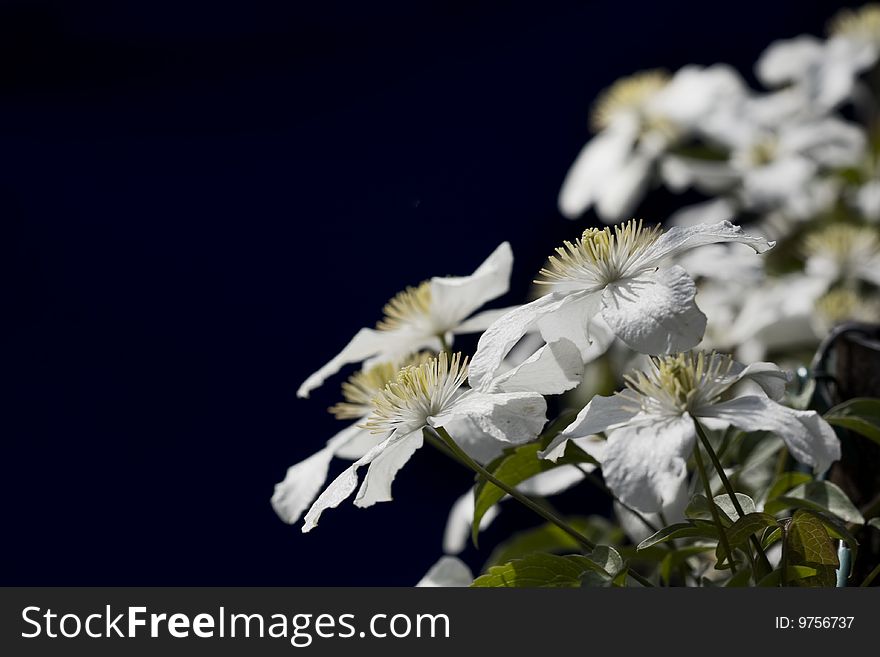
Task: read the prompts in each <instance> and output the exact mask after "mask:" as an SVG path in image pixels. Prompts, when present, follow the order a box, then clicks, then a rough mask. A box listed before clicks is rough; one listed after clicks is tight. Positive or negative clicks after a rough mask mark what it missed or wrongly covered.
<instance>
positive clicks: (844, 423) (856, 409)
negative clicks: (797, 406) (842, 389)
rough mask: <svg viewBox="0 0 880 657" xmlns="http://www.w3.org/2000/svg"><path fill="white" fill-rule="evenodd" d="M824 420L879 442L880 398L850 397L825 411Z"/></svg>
mask: <svg viewBox="0 0 880 657" xmlns="http://www.w3.org/2000/svg"><path fill="white" fill-rule="evenodd" d="M825 420H826V421H827V422H828V424H833V425H834V426H838V427H843V428H845V429H849V430H851V431H855V432H856V433H859V434H861V435H863V436H865V437H866V438H870V439H871V440H873V441H874V442H875V443H880V399H874V398H871V397H859V398H857V399H850V400H848V401H845V402H843V403H842V404H838V405H837V406H835V407H834V408H832V409H830V410H829V411H828V412H827V413H825Z"/></svg>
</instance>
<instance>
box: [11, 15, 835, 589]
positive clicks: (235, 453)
mask: <svg viewBox="0 0 880 657" xmlns="http://www.w3.org/2000/svg"><path fill="white" fill-rule="evenodd" d="M312 4H313V3H309V4H308V5H306V4H305V3H294V2H290V1H278V2H268V1H265V0H249V1H248V2H244V1H242V2H238V3H217V2H188V3H184V2H180V1H177V2H169V1H167V0H153V1H151V2H139V3H135V2H118V1H116V2H114V1H110V0H106V1H104V2H64V1H60V0H59V1H58V2H47V1H40V0H32V1H30V2H9V1H6V2H3V3H2V5H0V225H2V235H0V248H2V258H0V266H2V267H3V288H4V290H5V291H4V293H3V297H2V318H3V319H2V323H3V327H4V329H6V331H5V332H6V333H7V337H6V338H4V339H3V342H2V347H0V349H2V363H0V372H2V374H0V376H2V379H3V381H4V383H3V390H2V400H3V403H2V414H0V422H2V427H3V428H2V435H0V441H2V442H0V445H2V457H0V464H2V468H0V487H2V490H0V494H2V499H3V502H2V507H0V508H2V510H3V516H2V521H0V522H2V529H0V557H2V558H0V563H2V567H0V583H2V584H27V585H38V584H56V585H58V584H80V585H86V584H87V585H121V584H129V585H133V584H139V585H159V584H164V585H170V584H177V585H195V584H226V585H245V584H251V585H273V584H276V585H307V584H312V585H314V584H318V585H345V584H397V585H408V584H412V583H414V582H415V581H417V580H418V579H419V577H420V576H421V575H422V574H423V573H424V571H425V570H426V569H427V567H428V566H429V565H431V563H433V561H434V560H435V559H436V558H437V557H438V556H439V555H440V541H441V534H442V529H443V524H444V521H445V514H446V511H447V509H448V507H449V505H450V504H451V503H452V501H453V500H454V499H455V498H456V497H457V495H458V494H459V493H461V492H463V491H464V490H465V488H466V487H467V485H468V482H469V480H470V477H469V475H468V474H467V473H466V472H463V471H460V470H459V469H457V467H456V466H455V465H454V464H451V463H446V462H445V461H443V460H442V459H441V457H439V456H438V455H436V454H432V453H431V452H430V451H429V450H427V449H425V450H421V452H420V453H419V454H418V455H417V457H416V458H415V459H414V460H413V461H412V462H411V463H410V464H409V465H408V466H407V467H406V468H405V469H404V470H403V471H402V472H401V473H400V475H399V476H398V479H397V481H396V482H395V489H396V496H397V498H398V499H397V500H395V502H394V503H392V504H383V505H379V506H376V507H373V508H371V509H368V510H361V509H354V508H352V507H351V506H350V505H343V506H342V507H340V508H339V509H336V510H333V511H331V512H328V513H327V514H326V515H325V517H324V519H323V520H322V523H321V526H320V527H319V528H317V529H316V530H315V531H313V532H312V533H311V534H309V535H305V536H303V535H301V534H300V532H299V529H298V528H294V527H289V526H287V525H285V524H283V523H282V522H280V521H279V520H278V519H277V517H276V516H275V514H274V512H273V511H272V509H271V507H270V505H269V497H270V496H271V493H272V487H273V484H274V483H275V482H276V481H279V480H280V479H281V478H282V477H283V476H284V473H285V470H286V468H287V466H289V465H290V464H292V463H294V462H296V461H298V460H300V459H302V458H303V457H305V456H306V455H308V454H310V453H312V452H313V451H315V450H316V449H318V448H319V447H320V445H321V444H322V443H323V441H324V440H326V439H327V438H328V437H329V436H331V435H332V434H333V433H334V432H335V431H337V430H338V429H339V428H340V427H341V426H342V425H341V424H340V423H339V422H337V421H336V420H334V419H333V418H332V417H331V416H329V415H328V414H326V413H325V412H324V409H325V408H326V407H327V406H329V405H330V404H332V403H334V402H335V401H336V400H337V399H338V390H339V388H338V384H339V382H340V380H341V379H340V378H339V377H337V378H336V379H334V380H332V381H331V382H330V384H329V385H327V386H325V387H324V388H322V389H321V390H319V391H317V392H316V393H315V394H314V395H313V397H312V399H310V400H307V401H303V400H297V399H296V397H295V394H294V392H295V390H296V388H297V386H298V384H299V383H300V382H301V381H302V380H303V379H304V378H305V377H306V376H307V375H308V374H309V373H310V372H312V371H313V370H315V369H316V368H317V367H319V366H320V365H321V364H322V363H323V362H325V361H326V360H327V359H328V358H329V357H331V356H332V355H333V354H334V353H336V351H338V349H339V348H341V347H342V346H343V344H344V343H345V342H346V341H347V340H348V339H349V338H350V336H351V335H352V334H354V332H355V331H356V330H357V329H358V328H359V327H361V326H364V325H371V324H372V323H373V322H375V321H376V320H377V319H378V318H379V315H380V309H381V306H382V304H383V303H384V302H385V301H386V300H387V299H388V298H389V297H390V296H392V295H393V294H394V293H395V292H396V291H397V290H399V289H401V288H402V287H404V286H405V285H407V284H415V283H418V282H419V281H421V280H423V279H424V278H427V277H429V276H431V275H434V274H465V273H469V272H470V271H472V270H473V268H475V267H476V265H477V264H479V262H481V261H482V259H483V258H484V257H486V256H487V255H488V254H489V253H490V251H491V250H492V249H493V248H494V247H495V246H497V245H498V244H499V243H500V242H501V241H502V240H505V239H506V240H510V241H511V242H512V244H513V247H514V252H515V254H516V256H517V261H516V265H515V268H514V285H513V292H512V293H511V294H510V295H509V296H508V297H507V298H506V299H504V300H502V302H503V301H506V302H508V303H514V302H516V301H519V300H521V299H522V298H523V295H524V293H525V291H526V289H527V286H528V281H529V280H530V278H531V276H532V274H533V272H534V271H535V269H536V267H537V266H538V265H539V264H540V263H541V261H542V259H543V257H544V255H546V253H547V252H548V250H549V249H550V248H551V247H552V246H554V245H555V243H556V242H557V241H558V240H559V239H560V238H562V237H566V236H571V235H573V234H574V233H575V231H576V229H577V225H575V224H571V223H568V222H566V221H565V220H564V219H562V218H561V217H560V216H559V215H558V213H557V211H556V209H555V200H556V194H557V191H558V188H559V185H560V183H561V181H562V178H563V176H564V174H565V171H566V169H567V167H568V165H569V164H570V162H571V161H572V159H573V158H574V156H575V155H576V154H577V152H578V150H579V149H580V147H581V145H582V144H583V142H584V141H585V139H586V138H587V136H588V133H587V113H588V108H589V105H590V103H591V101H592V100H593V99H594V97H595V95H596V94H597V92H598V91H599V90H600V89H602V88H603V87H605V86H607V85H608V84H609V83H611V82H612V81H614V80H615V79H616V78H618V77H620V76H622V75H625V74H628V73H631V72H634V71H636V70H639V69H644V68H653V67H658V66H663V67H667V68H670V69H675V68H677V67H679V66H681V65H683V64H686V63H689V62H694V63H699V64H712V63H714V62H718V61H725V62H729V63H732V64H734V65H736V66H737V67H738V68H739V69H740V70H743V71H746V72H749V74H750V69H751V66H752V64H753V62H754V60H755V59H756V58H757V56H758V55H759V53H760V52H761V50H762V49H763V48H764V47H765V46H766V45H767V44H768V43H769V42H770V41H771V40H773V39H775V38H781V37H790V36H794V35H796V34H798V33H801V32H804V31H809V32H813V33H822V31H823V28H824V24H825V20H826V19H827V18H828V17H829V16H830V15H831V14H832V13H833V12H834V10H835V8H836V7H837V6H838V5H839V3H833V2H814V3H805V2H803V1H802V0H800V1H799V0H791V1H785V2H782V1H780V2H768V1H766V0H765V1H752V0H749V1H741V2H736V3H706V2H699V3H696V2H695V3H671V2H650V3H648V2H645V3H639V4H636V3H631V2H620V1H618V2H597V3H558V2H541V3H528V4H519V3H508V2H465V1H459V2H410V3H399V4H397V5H387V4H383V5H382V6H381V7H380V6H374V3H357V4H354V3H353V4H352V6H348V7H343V6H342V5H339V4H337V3H320V8H316V7H314V6H312ZM314 4H319V3H314ZM679 202H681V200H680V199H674V198H668V197H664V196H663V195H661V196H660V200H659V201H653V202H652V203H651V204H650V205H645V206H643V207H642V208H641V211H640V214H641V215H642V216H645V217H646V218H649V219H652V220H659V219H663V218H664V216H665V214H666V213H667V212H668V211H669V210H671V209H672V208H674V207H675V206H676V205H677V204H678V203H679ZM579 225H583V224H579ZM336 470H338V468H336V469H334V472H335V471H336ZM563 504H564V505H567V506H568V507H569V508H570V509H573V508H579V509H580V510H584V509H585V508H591V509H594V510H596V511H599V512H601V511H603V505H604V502H601V501H599V500H596V499H594V497H593V496H592V495H591V494H590V492H589V490H580V491H576V492H574V493H572V494H570V495H568V496H566V498H565V500H563ZM519 521H522V522H532V520H531V518H528V517H527V516H526V515H525V514H517V513H514V514H508V522H519ZM509 529H510V525H509V524H507V525H506V524H504V523H501V524H500V525H499V527H497V528H496V529H495V530H494V531H492V532H490V533H489V534H488V535H487V537H486V543H488V544H491V542H492V540H493V539H497V538H498V537H499V536H501V535H503V534H504V532H505V531H508V530H509ZM487 554H488V553H487V552H485V551H484V552H482V553H476V552H474V551H473V550H471V551H470V552H468V558H469V560H470V561H471V562H472V563H473V564H474V565H475V566H479V564H480V563H481V559H483V558H485V556H486V555H487Z"/></svg>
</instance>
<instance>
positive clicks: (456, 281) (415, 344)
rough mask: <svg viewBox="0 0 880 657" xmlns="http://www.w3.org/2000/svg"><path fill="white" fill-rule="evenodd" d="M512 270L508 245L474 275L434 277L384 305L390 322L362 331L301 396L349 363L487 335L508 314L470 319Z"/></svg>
mask: <svg viewBox="0 0 880 657" xmlns="http://www.w3.org/2000/svg"><path fill="white" fill-rule="evenodd" d="M512 267H513V253H512V251H511V249H510V244H508V243H507V242H504V243H503V244H501V245H500V246H499V247H498V248H497V249H495V251H494V252H493V253H492V254H491V255H490V256H489V257H488V258H487V259H486V261H485V262H483V264H482V265H480V266H479V268H477V270H476V271H475V272H474V273H473V274H471V275H470V276H446V277H439V276H435V277H434V278H432V279H431V280H429V281H425V282H423V283H421V284H420V285H419V286H418V287H410V288H407V289H406V290H404V291H403V292H400V293H398V294H397V296H395V297H394V298H393V299H391V301H389V302H388V303H387V304H386V305H385V308H384V313H385V318H384V319H383V320H382V321H380V322H379V323H378V324H377V325H376V328H375V329H371V328H362V329H361V330H360V331H358V332H357V334H355V336H354V337H353V338H352V339H351V341H350V342H349V343H348V344H347V345H346V346H345V348H344V349H343V350H342V351H341V352H339V354H337V355H336V356H335V357H334V358H333V359H332V360H331V361H330V362H329V363H327V364H326V365H324V366H323V367H322V368H321V369H319V370H318V371H317V372H315V373H314V374H312V375H311V376H309V378H308V379H306V380H305V381H304V382H303V384H302V385H301V386H300V387H299V390H297V393H296V394H297V396H299V397H308V396H309V392H311V391H312V390H314V389H315V388H317V387H318V386H320V385H321V384H322V383H323V382H324V380H325V379H327V378H328V377H330V376H332V375H333V374H335V373H336V372H338V371H339V370H340V368H341V367H342V366H343V365H346V364H348V363H358V362H361V361H364V360H367V359H370V360H369V361H368V364H372V363H373V362H380V361H390V360H396V359H399V358H400V357H402V356H405V355H406V354H411V353H414V352H416V351H419V350H420V349H431V350H433V351H439V350H440V349H441V348H442V339H445V340H446V341H447V342H451V339H452V336H453V334H457V333H475V332H478V331H482V330H483V329H485V328H486V327H487V326H488V325H489V324H491V323H492V320H493V319H495V318H497V317H498V316H499V313H501V312H503V311H499V310H488V311H485V312H483V313H479V314H478V315H474V316H473V317H470V316H471V314H472V313H473V312H474V311H475V310H477V309H478V308H479V307H480V306H482V305H483V304H485V303H486V302H488V301H491V300H492V299H495V298H497V297H500V296H501V295H502V294H505V293H506V292H507V290H508V288H509V286H510V271H511V268H512ZM468 317H470V319H468Z"/></svg>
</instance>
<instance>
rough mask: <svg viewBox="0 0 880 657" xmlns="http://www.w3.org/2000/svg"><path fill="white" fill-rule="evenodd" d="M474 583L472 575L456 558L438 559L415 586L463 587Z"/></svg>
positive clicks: (465, 565)
mask: <svg viewBox="0 0 880 657" xmlns="http://www.w3.org/2000/svg"><path fill="white" fill-rule="evenodd" d="M473 581H474V574H473V573H472V572H471V569H470V568H468V567H467V564H465V563H464V562H463V561H462V560H461V559H459V558H458V557H450V556H445V557H440V560H439V561H438V562H437V563H435V564H434V565H433V566H431V569H430V570H429V571H428V572H427V573H425V576H424V577H422V579H421V580H419V583H418V584H416V586H417V587H420V588H428V587H441V586H445V587H465V586H470V585H471V582H473Z"/></svg>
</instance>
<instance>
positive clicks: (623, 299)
mask: <svg viewBox="0 0 880 657" xmlns="http://www.w3.org/2000/svg"><path fill="white" fill-rule="evenodd" d="M695 294H696V286H695V285H694V282H693V280H691V277H690V276H688V275H687V272H686V271H685V270H684V269H683V268H682V267H679V266H678V265H675V266H674V267H666V268H661V269H659V270H657V271H656V272H646V273H643V274H641V275H639V276H637V277H636V278H631V279H624V280H622V281H619V282H617V283H612V284H610V285H608V286H607V287H606V288H605V292H604V294H603V296H602V301H603V308H602V317H603V318H604V319H605V321H606V322H607V323H608V326H610V327H611V330H612V331H614V333H615V334H616V335H617V337H618V338H620V339H621V340H623V341H624V342H625V343H626V344H627V345H629V346H630V347H632V348H633V349H635V350H636V351H638V352H640V353H643V354H664V353H671V352H675V351H684V350H686V349H690V348H691V347H694V346H695V345H697V344H698V343H699V342H700V340H702V339H703V333H704V331H705V330H706V316H705V315H704V314H703V313H702V312H701V311H700V309H699V308H697V305H696V303H694V295H695Z"/></svg>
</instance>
